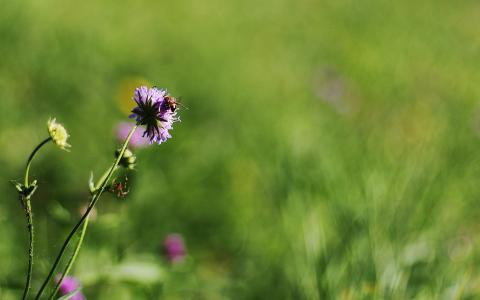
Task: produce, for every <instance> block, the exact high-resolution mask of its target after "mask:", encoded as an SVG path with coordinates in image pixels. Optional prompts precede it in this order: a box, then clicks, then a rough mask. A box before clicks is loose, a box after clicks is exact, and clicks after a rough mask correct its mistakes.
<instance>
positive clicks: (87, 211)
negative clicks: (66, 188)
mask: <svg viewBox="0 0 480 300" xmlns="http://www.w3.org/2000/svg"><path fill="white" fill-rule="evenodd" d="M137 127H138V125H135V126H134V127H133V128H132V130H131V131H130V133H129V134H128V136H127V138H126V139H125V142H124V143H123V146H122V150H121V151H120V154H119V155H118V157H117V159H116V160H115V163H114V164H113V165H112V167H111V168H110V171H109V172H108V175H107V177H106V178H105V180H104V181H103V182H102V184H101V186H100V189H99V190H98V192H97V193H96V194H95V195H94V196H93V199H92V202H91V203H90V205H89V206H88V208H87V210H86V211H85V213H84V214H83V216H82V218H80V221H78V223H77V224H76V225H75V227H73V229H72V231H71V232H70V234H69V235H68V236H67V239H66V240H65V242H64V243H63V245H62V248H61V249H60V252H59V253H58V255H57V258H56V259H55V262H54V263H53V266H52V268H51V269H50V272H49V273H48V275H47V278H46V279H45V281H44V282H43V284H42V286H41V287H40V290H39V291H38V293H37V295H36V296H35V300H38V299H40V296H41V295H42V293H43V290H44V289H45V287H46V286H47V284H48V282H49V281H50V280H51V279H52V276H53V273H54V272H55V269H56V268H57V266H58V263H59V262H60V259H61V258H62V256H63V254H64V252H65V250H66V248H67V247H68V244H69V243H70V241H71V239H72V237H73V236H74V235H75V233H76V232H77V231H78V229H79V227H80V226H81V225H82V223H83V222H84V221H85V220H86V218H87V217H88V215H89V214H90V211H91V210H92V209H93V208H94V207H95V204H96V203H97V201H98V199H99V198H100V196H101V195H102V193H103V191H104V190H105V187H106V185H107V182H108V181H109V180H110V178H111V177H112V174H113V171H114V170H115V168H116V167H117V166H118V164H119V163H120V160H121V159H122V157H123V155H124V153H125V150H126V149H127V146H128V143H129V142H130V139H131V138H132V135H133V133H134V132H135V130H136V129H137Z"/></svg>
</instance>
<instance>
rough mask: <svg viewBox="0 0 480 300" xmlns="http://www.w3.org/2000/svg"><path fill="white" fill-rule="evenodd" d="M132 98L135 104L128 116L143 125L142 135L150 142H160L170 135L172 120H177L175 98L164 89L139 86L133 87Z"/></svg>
mask: <svg viewBox="0 0 480 300" xmlns="http://www.w3.org/2000/svg"><path fill="white" fill-rule="evenodd" d="M133 100H134V101H135V102H136V103H137V106H136V107H135V108H134V109H133V110H132V114H131V115H130V118H135V120H136V121H137V124H138V125H144V126H145V131H144V132H143V135H142V136H143V137H147V138H148V139H149V141H150V144H152V143H154V142H156V143H158V144H161V143H163V142H165V141H167V139H168V138H171V137H172V136H171V135H170V133H169V132H168V131H169V130H170V129H172V128H173V126H172V125H173V123H174V122H176V121H179V118H178V117H177V116H176V115H177V113H176V111H175V110H176V101H175V98H173V97H171V96H170V95H168V93H167V91H166V90H164V89H157V88H156V87H152V88H151V89H149V88H147V87H146V86H141V87H139V88H136V89H135V94H134V96H133Z"/></svg>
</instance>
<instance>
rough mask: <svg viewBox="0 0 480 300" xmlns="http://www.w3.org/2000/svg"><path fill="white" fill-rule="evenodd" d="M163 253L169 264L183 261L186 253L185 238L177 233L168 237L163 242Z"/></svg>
mask: <svg viewBox="0 0 480 300" xmlns="http://www.w3.org/2000/svg"><path fill="white" fill-rule="evenodd" d="M163 251H164V254H165V256H166V257H167V260H168V261H169V262H171V263H177V262H181V261H183V259H184V258H185V253H186V250H185V243H184V242H183V237H182V236H181V235H179V234H175V233H173V234H169V235H167V237H166V238H165V240H164V242H163Z"/></svg>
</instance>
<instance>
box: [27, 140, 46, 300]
mask: <svg viewBox="0 0 480 300" xmlns="http://www.w3.org/2000/svg"><path fill="white" fill-rule="evenodd" d="M51 140H52V138H51V137H48V138H47V139H45V140H44V141H43V142H41V143H40V144H38V146H37V147H36V148H35V149H33V151H32V153H31V154H30V156H29V157H28V160H27V166H26V167H25V182H24V188H25V190H27V189H28V188H29V184H30V183H29V180H28V174H29V171H30V166H31V164H32V161H33V158H34V157H35V155H36V154H37V152H38V150H40V148H42V147H43V145H45V144H46V143H48V142H49V141H51ZM20 197H21V198H20V201H21V202H22V205H23V208H24V209H25V216H26V218H27V230H28V236H29V245H28V270H27V279H26V282H25V288H24V290H23V296H22V299H23V300H25V299H27V296H28V292H29V290H30V282H31V281H32V272H33V237H34V230H33V215H32V204H31V203H30V196H29V195H28V196H20Z"/></svg>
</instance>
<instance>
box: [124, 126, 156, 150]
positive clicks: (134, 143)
mask: <svg viewBox="0 0 480 300" xmlns="http://www.w3.org/2000/svg"><path fill="white" fill-rule="evenodd" d="M132 128H133V124H132V123H129V122H120V123H118V125H117V128H116V130H117V139H118V141H119V142H121V143H123V142H124V141H125V139H126V138H127V136H128V134H129V133H130V130H132ZM148 142H149V141H148V139H147V138H145V137H143V136H142V133H140V131H135V132H134V133H133V135H132V138H131V139H130V144H129V145H130V147H132V148H137V149H138V148H143V147H145V146H147V145H148Z"/></svg>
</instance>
